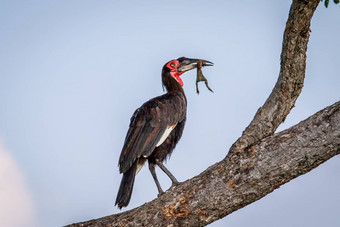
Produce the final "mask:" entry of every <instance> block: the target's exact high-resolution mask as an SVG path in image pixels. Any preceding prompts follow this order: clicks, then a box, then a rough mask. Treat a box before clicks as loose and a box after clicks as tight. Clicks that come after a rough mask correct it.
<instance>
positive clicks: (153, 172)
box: [149, 162, 164, 196]
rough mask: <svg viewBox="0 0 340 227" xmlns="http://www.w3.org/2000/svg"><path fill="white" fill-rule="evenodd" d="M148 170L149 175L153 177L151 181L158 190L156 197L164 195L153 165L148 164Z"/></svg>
mask: <svg viewBox="0 0 340 227" xmlns="http://www.w3.org/2000/svg"><path fill="white" fill-rule="evenodd" d="M149 170H150V173H151V175H152V177H153V179H154V181H155V183H156V186H157V189H158V196H161V195H162V194H163V193H164V191H163V190H162V188H161V185H160V184H159V181H158V179H157V175H156V171H155V165H154V164H150V162H149Z"/></svg>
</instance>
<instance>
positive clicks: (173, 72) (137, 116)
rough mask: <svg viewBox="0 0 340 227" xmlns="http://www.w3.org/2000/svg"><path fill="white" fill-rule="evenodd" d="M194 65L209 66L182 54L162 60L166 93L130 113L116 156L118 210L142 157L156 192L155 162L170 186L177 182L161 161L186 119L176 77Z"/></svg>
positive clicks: (128, 194)
mask: <svg viewBox="0 0 340 227" xmlns="http://www.w3.org/2000/svg"><path fill="white" fill-rule="evenodd" d="M198 64H199V65H200V66H211V65H213V63H211V62H209V61H205V60H201V59H190V58H185V57H181V58H178V59H176V60H171V61H169V62H168V63H166V64H165V65H164V67H163V70H162V83H163V86H164V87H165V88H166V90H167V93H166V94H164V95H161V96H158V97H155V98H153V99H151V100H149V101H147V102H146V103H144V104H143V105H142V106H141V107H140V108H138V109H137V110H136V111H135V113H134V114H133V115H132V117H131V122H130V126H129V130H128V132H127V135H126V138H125V142H124V145H123V149H122V152H121V154H120V157H119V171H120V173H123V178H122V181H121V183H120V187H119V191H118V195H117V199H116V205H117V206H118V207H119V208H120V209H121V208H122V207H126V206H127V205H128V204H129V201H130V198H131V193H132V188H133V183H134V181H135V176H136V174H137V173H138V172H139V170H140V169H141V168H142V166H143V165H144V163H145V161H146V160H148V163H149V169H150V172H151V174H152V177H153V179H154V180H155V183H156V186H157V188H158V192H159V194H162V193H163V190H162V188H161V186H160V184H159V182H158V179H157V176H156V172H155V166H156V165H158V166H159V167H160V168H161V169H162V170H163V171H164V172H165V173H166V174H167V175H168V176H169V177H170V179H171V181H172V184H173V185H176V184H178V181H177V180H176V178H175V177H174V176H173V175H172V174H171V173H170V172H169V170H168V169H167V168H166V167H165V166H164V165H163V161H164V160H165V159H166V157H167V156H169V155H170V154H171V153H172V151H173V149H174V148H175V146H176V144H177V142H178V141H179V139H180V138H181V136H182V132H183V129H184V124H185V120H186V111H187V99H186V97H185V94H184V90H183V88H182V86H183V81H182V79H181V78H180V76H181V75H182V74H183V73H184V72H186V71H189V70H191V69H194V68H197V67H200V66H198Z"/></svg>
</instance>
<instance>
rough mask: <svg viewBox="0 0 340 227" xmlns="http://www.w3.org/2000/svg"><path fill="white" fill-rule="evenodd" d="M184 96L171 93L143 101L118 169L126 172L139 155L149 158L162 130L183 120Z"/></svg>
mask: <svg viewBox="0 0 340 227" xmlns="http://www.w3.org/2000/svg"><path fill="white" fill-rule="evenodd" d="M185 116H186V99H185V97H184V95H183V94H182V93H180V92H170V93H167V94H165V95H162V96H158V97H156V98H153V99H151V100H149V101H148V102H146V103H144V104H143V105H142V106H141V107H140V108H138V109H137V110H136V111H135V113H134V114H133V116H132V117H131V122H130V126H129V130H128V132H127V135H126V138H125V142H124V146H123V149H122V152H121V154H120V157H119V171H120V172H121V173H125V172H126V171H127V170H128V169H129V168H130V167H131V166H132V164H133V163H134V162H135V161H136V159H138V158H139V157H141V156H144V157H148V156H149V155H150V154H151V153H152V152H153V150H154V149H155V147H156V145H157V143H158V142H159V140H160V138H161V137H162V135H163V134H164V132H165V130H166V129H167V128H168V127H170V126H173V125H176V124H177V123H178V122H181V121H183V120H184V119H185Z"/></svg>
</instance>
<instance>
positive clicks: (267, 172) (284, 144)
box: [70, 0, 340, 226]
mask: <svg viewBox="0 0 340 227" xmlns="http://www.w3.org/2000/svg"><path fill="white" fill-rule="evenodd" d="M319 2H320V0H309V1H308V0H293V3H292V5H291V9H290V12H289V17H288V21H287V24H286V29H285V32H284V36H283V44H282V53H281V69H280V74H279V78H278V81H277V83H276V85H275V87H274V89H273V91H272V93H271V94H270V96H269V97H268V99H267V100H266V102H265V104H264V105H263V106H262V107H261V108H260V109H259V110H258V111H257V113H256V114H255V117H254V119H253V120H252V122H251V123H250V125H249V126H248V127H247V128H246V129H245V131H244V132H243V133H242V136H241V137H240V138H239V139H238V140H237V141H236V142H235V143H234V144H233V145H232V147H231V149H230V150H229V153H228V155H227V157H226V158H225V159H224V160H222V161H221V162H219V163H216V164H214V165H212V166H210V167H209V168H208V169H207V170H205V171H204V172H202V173H201V174H200V175H198V176H196V177H194V178H192V179H190V180H187V181H185V182H183V183H181V184H180V185H178V186H176V187H173V188H171V189H169V190H168V191H167V192H166V193H165V194H163V195H162V196H160V197H159V198H157V199H155V200H153V201H151V202H148V203H145V204H144V205H142V206H140V207H137V208H135V209H132V210H129V211H126V212H123V213H120V214H115V215H111V216H107V217H103V218H99V219H96V220H91V221H87V222H82V223H77V224H72V225H70V226H205V225H207V224H209V223H211V222H213V221H216V220H218V219H220V218H223V217H225V216H226V215H228V214H230V213H232V212H234V211H236V210H238V209H240V208H242V207H244V206H246V205H248V204H250V203H252V202H254V201H256V200H258V199H260V198H262V197H264V196H265V195H267V194H269V193H271V192H272V191H273V190H275V189H276V188H278V187H279V186H280V185H282V184H284V183H286V182H288V181H290V180H292V179H294V178H296V177H298V176H300V175H302V174H304V173H307V172H308V171H310V170H312V169H313V168H316V167H317V166H318V165H320V164H321V163H323V162H325V161H326V160H328V159H330V158H331V157H333V156H335V155H337V154H339V153H340V102H337V103H335V104H333V105H332V106H329V107H327V108H325V109H324V110H322V111H319V112H318V113H316V114H314V115H313V116H311V117H309V118H308V119H306V120H305V121H302V122H300V123H299V124H297V125H295V126H293V127H291V128H289V129H287V130H285V131H282V132H280V133H277V134H274V135H273V133H274V132H275V130H276V129H277V128H278V126H279V125H280V124H281V123H282V122H283V121H284V119H285V118H286V116H287V115H288V114H289V112H290V110H291V109H292V108H293V107H294V104H295V101H296V99H297V98H298V96H299V94H300V92H301V90H302V87H303V82H304V78H305V68H306V51H307V44H308V40H309V32H310V23H311V19H312V16H313V13H314V11H315V9H316V7H317V6H318V4H319Z"/></svg>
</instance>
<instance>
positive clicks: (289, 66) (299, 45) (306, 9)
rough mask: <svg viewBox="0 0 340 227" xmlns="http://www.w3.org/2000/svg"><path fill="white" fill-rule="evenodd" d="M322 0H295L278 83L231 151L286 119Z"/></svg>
mask: <svg viewBox="0 0 340 227" xmlns="http://www.w3.org/2000/svg"><path fill="white" fill-rule="evenodd" d="M319 2H320V0H310V1H308V0H294V1H293V3H292V5H291V8H290V11H289V17H288V20H287V24H286V29H285V32H284V35H283V42H282V53H281V69H280V74H279V78H278V80H277V82H276V85H275V87H274V89H273V91H272V93H271V94H270V95H269V97H268V99H267V100H266V102H265V103H264V105H263V106H262V107H261V108H259V110H258V111H257V113H256V114H255V117H254V119H253V120H252V122H251V123H250V124H249V126H248V127H247V128H246V129H245V130H244V131H243V133H242V136H241V137H240V138H239V139H238V140H237V141H236V142H235V143H234V144H233V146H232V149H231V153H233V152H237V151H238V152H240V151H241V152H242V150H244V149H245V148H246V147H248V146H250V145H252V144H255V143H256V142H258V141H260V140H261V139H262V138H265V137H266V136H269V135H272V134H273V133H274V132H275V130H276V129H277V128H278V127H279V125H280V124H281V123H282V122H283V121H284V120H285V118H286V116H287V115H288V114H289V112H290V110H291V109H292V108H293V107H294V104H295V101H296V99H297V98H298V96H299V95H300V93H301V90H302V87H303V82H304V78H305V69H306V58H307V56H306V52H307V44H308V41H309V31H310V24H311V19H312V16H313V14H314V11H315V9H316V7H317V6H318V4H319Z"/></svg>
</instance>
